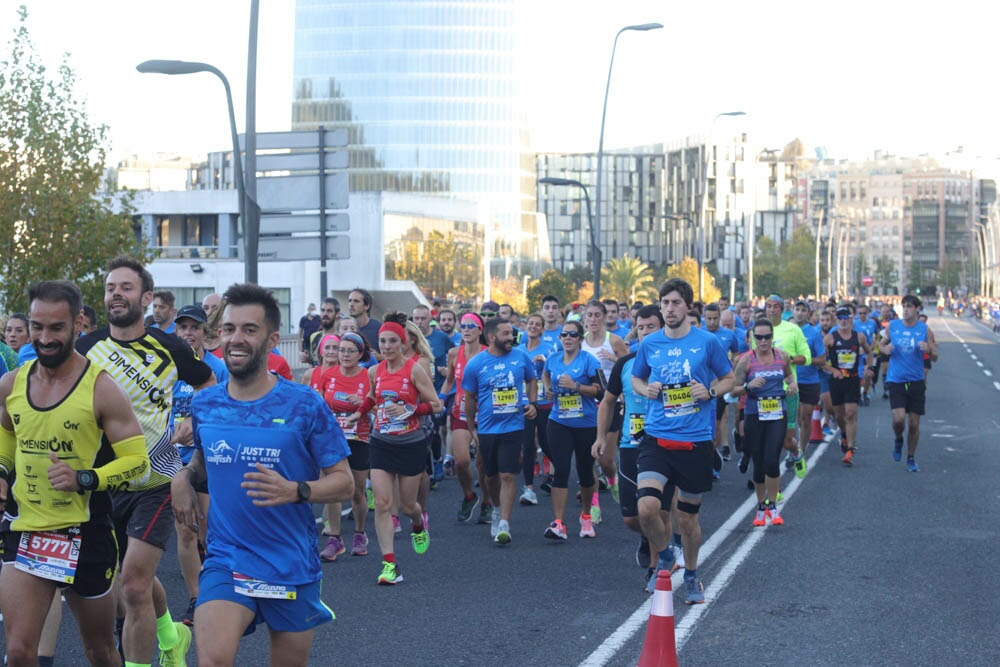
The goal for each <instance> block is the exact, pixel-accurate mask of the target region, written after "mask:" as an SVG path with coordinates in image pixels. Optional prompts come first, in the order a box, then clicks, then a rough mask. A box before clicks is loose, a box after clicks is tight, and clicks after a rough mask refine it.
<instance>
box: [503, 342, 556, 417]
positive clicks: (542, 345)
mask: <svg viewBox="0 0 1000 667" xmlns="http://www.w3.org/2000/svg"><path fill="white" fill-rule="evenodd" d="M557 342H558V341H557ZM514 349H515V350H521V351H522V352H524V353H525V354H526V355H528V359H530V360H531V363H532V365H533V366H534V367H535V378H536V379H537V380H538V381H539V385H538V405H540V406H542V407H547V406H550V405H552V401H550V400H548V399H546V398H545V392H544V391H542V385H541V380H542V371H544V370H545V359H548V358H549V357H550V356H552V355H553V354H555V353H556V352H560V351H562V346H559V347H556V346H555V345H553V344H552V341H551V340H549V341H546V340H545V336H544V335H543V336H542V337H541V339H540V341H539V343H538V347H536V348H535V349H534V350H529V349H528V343H527V341H525V342H523V343H521V344H520V345H518V346H517V347H516V348H514ZM538 355H542V357H544V358H543V359H539V360H538V361H535V357H537V356H538Z"/></svg>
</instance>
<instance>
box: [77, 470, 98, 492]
mask: <svg viewBox="0 0 1000 667" xmlns="http://www.w3.org/2000/svg"><path fill="white" fill-rule="evenodd" d="M76 485H77V486H79V487H80V488H81V489H82V490H84V491H94V490H96V489H97V473H95V472H94V471H93V470H77V471H76Z"/></svg>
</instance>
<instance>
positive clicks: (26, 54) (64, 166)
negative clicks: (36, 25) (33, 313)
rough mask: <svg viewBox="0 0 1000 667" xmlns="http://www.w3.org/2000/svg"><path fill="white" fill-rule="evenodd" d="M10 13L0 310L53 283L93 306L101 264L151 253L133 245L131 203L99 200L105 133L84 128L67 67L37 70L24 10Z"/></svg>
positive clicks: (0, 108)
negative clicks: (68, 286)
mask: <svg viewBox="0 0 1000 667" xmlns="http://www.w3.org/2000/svg"><path fill="white" fill-rule="evenodd" d="M18 14H19V17H20V25H19V26H18V27H17V29H16V30H15V31H14V35H13V37H12V38H11V41H10V42H9V43H8V44H7V53H6V54H4V55H5V59H3V60H0V307H2V308H4V309H6V310H7V311H8V312H9V311H14V310H20V311H26V310H27V306H28V303H27V290H28V287H29V286H31V285H32V284H34V283H36V282H38V281H40V280H49V279H60V278H69V279H71V280H73V281H75V282H76V283H77V284H78V285H79V286H80V289H81V290H82V291H83V296H84V302H85V303H88V304H91V305H95V306H97V305H100V304H102V303H103V294H104V286H103V267H104V264H105V263H106V262H107V260H108V259H109V258H111V257H114V256H116V255H118V254H121V253H122V252H128V253H132V254H137V255H138V256H139V257H138V259H140V260H141V261H143V262H148V261H150V260H151V259H152V254H151V251H150V250H149V249H148V248H146V247H141V246H139V244H138V243H137V238H136V234H135V232H134V230H133V226H132V206H131V201H132V200H131V197H130V196H129V195H128V194H126V193H121V192H117V193H109V192H104V193H100V192H99V189H100V186H101V180H102V177H103V174H104V162H105V158H106V156H107V142H106V140H107V127H106V126H104V125H94V124H92V123H91V121H90V119H89V118H88V116H87V110H86V105H85V104H84V103H83V102H82V101H80V100H79V99H77V98H76V96H75V92H74V88H75V84H76V75H75V74H74V72H73V70H72V69H71V68H70V66H69V63H68V58H66V57H64V59H63V61H62V63H61V65H60V66H59V68H58V70H57V72H55V74H54V75H52V73H50V72H49V71H48V69H47V68H46V67H45V66H44V65H43V64H42V62H41V61H40V59H39V57H38V55H37V54H36V52H35V49H34V45H33V44H32V42H31V39H30V37H29V34H28V29H27V16H28V14H27V10H26V9H25V8H24V7H21V8H20V9H19V10H18ZM116 209H117V212H116ZM98 310H101V309H100V308H99V309H98Z"/></svg>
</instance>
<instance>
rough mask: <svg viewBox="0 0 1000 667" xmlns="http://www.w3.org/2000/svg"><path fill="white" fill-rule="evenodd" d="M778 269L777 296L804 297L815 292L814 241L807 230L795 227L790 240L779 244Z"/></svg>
mask: <svg viewBox="0 0 1000 667" xmlns="http://www.w3.org/2000/svg"><path fill="white" fill-rule="evenodd" d="M756 266H757V263H756V261H755V262H754V267H756ZM778 267H780V273H779V279H780V283H779V290H778V293H779V294H786V295H789V296H798V295H803V296H804V295H806V294H812V293H813V292H814V291H816V240H815V239H814V238H813V235H812V232H811V231H810V230H809V229H807V228H806V227H797V228H796V229H795V231H794V232H793V233H792V238H791V239H790V240H789V241H787V242H785V243H782V244H781V248H779V251H778ZM769 293H770V292H769ZM816 296H818V295H816Z"/></svg>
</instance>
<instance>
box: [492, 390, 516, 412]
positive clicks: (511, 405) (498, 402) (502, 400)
mask: <svg viewBox="0 0 1000 667" xmlns="http://www.w3.org/2000/svg"><path fill="white" fill-rule="evenodd" d="M516 412H517V389H516V388H515V387H494V388H493V414H495V415H512V414H515V413H516Z"/></svg>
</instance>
